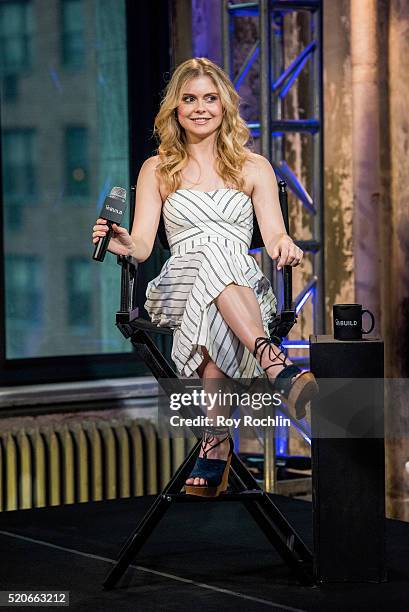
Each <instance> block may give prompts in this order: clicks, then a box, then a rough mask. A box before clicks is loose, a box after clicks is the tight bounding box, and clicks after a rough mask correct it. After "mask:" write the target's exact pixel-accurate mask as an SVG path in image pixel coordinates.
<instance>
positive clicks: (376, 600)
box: [0, 496, 409, 612]
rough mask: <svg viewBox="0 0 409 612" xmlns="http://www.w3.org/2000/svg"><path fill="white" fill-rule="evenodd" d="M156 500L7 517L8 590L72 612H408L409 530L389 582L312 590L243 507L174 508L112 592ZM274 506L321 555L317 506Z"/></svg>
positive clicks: (391, 543)
mask: <svg viewBox="0 0 409 612" xmlns="http://www.w3.org/2000/svg"><path fill="white" fill-rule="evenodd" d="M153 499H154V497H144V498H132V499H122V500H115V501H107V502H92V503H84V504H75V505H70V506H64V507H56V508H42V509H35V510H20V511H16V512H3V513H1V514H0V526H1V528H0V547H1V559H2V570H1V581H0V589H1V590H12V589H14V590H17V589H18V590H29V589H32V590H37V591H38V590H42V589H44V590H65V591H70V609H71V610H88V611H92V612H94V611H98V612H100V611H104V610H112V611H114V610H115V611H121V612H122V611H123V610H133V611H138V612H139V611H142V612H149V611H151V610H158V611H161V612H162V611H164V612H172V611H178V612H182V611H183V612H190V611H193V610H194V611H195V612H198V611H206V612H212V611H215V612H216V611H217V612H221V611H223V612H224V611H226V610H235V611H241V610H242V611H246V612H253V611H254V612H259V611H260V612H261V611H263V610H277V611H281V610H289V611H301V610H305V611H314V612H317V611H323V612H332V611H335V610H337V611H340V612H341V611H342V612H346V611H351V612H359V611H361V610H367V611H369V610H370V611H371V612H375V611H380V610H388V612H393V611H399V612H400V611H402V612H403V611H405V612H406V611H407V610H408V609H409V524H407V523H403V522H400V521H392V520H388V521H387V558H388V578H389V581H388V582H386V583H382V584H365V583H359V584H333V585H325V586H320V587H319V588H318V587H303V586H299V585H298V584H297V582H296V581H295V579H294V578H293V577H292V576H291V575H290V573H289V570H288V569H287V567H286V566H285V565H284V564H283V563H282V561H281V559H280V558H279V557H278V555H277V553H276V552H275V550H274V549H273V548H272V547H271V545H270V544H269V543H268V542H267V540H266V539H265V537H264V536H263V534H262V533H261V532H260V531H259V528H258V526H257V525H256V523H255V522H254V521H253V519H252V518H251V517H250V515H249V514H248V513H247V511H246V510H245V508H244V507H243V506H242V505H241V504H238V503H237V504H236V503H229V504H214V503H200V502H199V503H197V504H175V505H174V506H173V507H172V508H170V510H169V511H168V512H167V513H166V514H165V516H164V518H163V519H162V521H161V523H160V524H159V526H158V528H157V530H156V531H155V533H154V534H153V535H152V536H151V538H150V539H149V540H148V542H147V543H146V544H145V545H144V547H143V548H142V551H141V554H140V555H139V557H138V558H137V559H135V561H134V564H133V566H132V567H131V568H130V570H129V571H128V572H127V574H126V575H125V577H124V578H123V579H122V581H120V583H119V584H118V586H117V587H116V588H115V589H114V590H111V591H104V590H103V588H102V583H103V581H104V578H105V576H106V575H107V573H108V571H109V570H110V569H111V567H112V564H113V562H114V561H115V560H116V558H117V556H118V553H119V551H120V549H121V547H122V545H123V543H124V541H125V540H126V538H127V537H128V536H129V534H130V533H131V532H132V531H133V530H134V528H135V526H136V523H137V521H138V520H139V519H140V518H141V517H142V516H143V514H144V512H145V511H146V510H147V508H148V507H149V506H150V504H151V503H152V501H153ZM273 499H274V501H275V503H276V504H277V505H278V506H279V508H280V509H281V510H282V512H283V513H284V514H285V515H286V516H287V518H288V520H289V521H290V522H291V523H292V524H293V526H294V527H295V528H296V529H297V531H298V532H299V534H300V535H301V536H302V537H303V539H304V540H305V542H306V543H307V545H308V546H310V547H311V548H312V521H311V504H310V503H309V502H304V501H299V500H292V499H289V498H285V497H279V496H273ZM21 609H22V608H21ZM25 609H26V608H25Z"/></svg>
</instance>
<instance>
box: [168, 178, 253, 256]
mask: <svg viewBox="0 0 409 612" xmlns="http://www.w3.org/2000/svg"><path fill="white" fill-rule="evenodd" d="M162 214H163V219H164V224H165V230H166V236H167V239H168V242H169V246H170V250H171V254H172V255H181V254H185V253H186V252H188V251H189V249H192V248H194V247H195V246H196V245H199V244H204V243H205V242H212V241H215V242H218V243H221V244H224V245H225V246H226V247H227V246H228V247H229V248H230V249H231V250H232V251H233V252H235V253H243V254H247V253H248V249H249V247H250V244H251V238H252V234H253V204H252V201H251V198H250V196H248V195H247V194H245V193H244V192H242V191H239V190H237V189H231V188H222V189H215V190H214V191H197V190H193V189H178V190H177V191H175V192H173V193H171V194H170V195H169V196H168V197H167V198H166V200H165V202H164V204H163V209H162Z"/></svg>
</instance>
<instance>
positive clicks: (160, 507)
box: [103, 440, 201, 589]
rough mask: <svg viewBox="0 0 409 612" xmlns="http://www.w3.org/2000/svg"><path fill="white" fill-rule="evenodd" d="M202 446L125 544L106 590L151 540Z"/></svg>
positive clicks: (105, 583)
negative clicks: (172, 496) (147, 541)
mask: <svg viewBox="0 0 409 612" xmlns="http://www.w3.org/2000/svg"><path fill="white" fill-rule="evenodd" d="M200 444H201V440H198V441H197V442H196V444H195V446H194V447H193V448H192V450H191V451H190V453H189V454H188V456H187V457H186V459H185V460H184V461H183V463H182V464H181V465H180V467H179V468H178V469H177V470H176V472H175V474H174V475H173V476H172V478H171V479H170V481H169V482H168V484H167V485H166V487H165V488H164V489H163V491H162V493H160V494H159V495H158V496H157V497H156V499H155V501H154V502H153V504H152V506H151V507H150V508H149V510H148V511H147V513H146V514H145V516H144V517H143V518H142V520H141V521H140V522H139V523H138V525H137V527H136V529H135V530H134V532H133V533H132V534H131V535H130V536H129V538H128V540H127V541H126V542H125V544H124V546H123V548H122V550H121V552H120V553H119V558H118V561H117V562H116V564H115V565H114V567H113V568H112V570H111V571H110V572H109V574H108V575H107V577H106V579H105V581H104V583H103V586H104V588H105V589H112V588H113V587H114V586H115V584H116V583H117V582H118V580H119V579H120V578H121V577H122V576H123V574H124V573H125V572H126V570H127V569H128V567H129V565H130V564H131V563H132V561H133V559H134V558H135V556H136V555H137V553H138V552H139V550H140V549H141V548H142V546H143V544H144V543H145V542H146V540H147V539H148V538H149V536H150V534H151V533H152V531H153V530H154V529H155V527H156V525H157V524H158V523H159V521H160V520H161V518H162V517H163V515H164V514H165V512H166V511H167V510H168V508H169V507H170V505H171V502H172V498H171V497H170V495H172V494H178V493H180V490H181V488H182V486H183V485H184V483H185V481H186V479H187V478H188V476H189V474H190V472H191V471H192V469H193V465H194V462H195V461H196V456H197V455H198V454H199V450H200Z"/></svg>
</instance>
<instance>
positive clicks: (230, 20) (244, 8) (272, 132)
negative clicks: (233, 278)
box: [222, 0, 325, 348]
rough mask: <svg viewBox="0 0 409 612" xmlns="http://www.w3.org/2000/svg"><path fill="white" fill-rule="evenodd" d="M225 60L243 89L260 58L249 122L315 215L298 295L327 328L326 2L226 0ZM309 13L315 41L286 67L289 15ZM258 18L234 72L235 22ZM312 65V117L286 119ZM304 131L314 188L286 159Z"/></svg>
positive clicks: (277, 282) (267, 262) (276, 281)
mask: <svg viewBox="0 0 409 612" xmlns="http://www.w3.org/2000/svg"><path fill="white" fill-rule="evenodd" d="M222 4H223V10H222V24H223V61H224V68H225V70H226V72H227V73H228V74H229V75H230V77H231V78H232V80H233V82H234V84H235V87H236V89H237V90H238V91H240V87H241V85H242V84H243V82H244V80H245V79H246V76H247V75H248V73H249V71H250V69H251V67H252V66H253V64H254V62H255V61H256V59H257V58H259V80H260V90H259V107H258V116H259V120H258V121H257V122H254V123H249V124H248V126H249V128H250V130H251V133H252V135H253V136H254V137H256V138H260V153H261V154H262V155H264V156H265V157H266V158H267V159H269V160H270V161H271V163H272V166H273V168H274V170H275V172H276V175H277V177H278V178H280V179H282V180H284V181H285V182H286V183H287V185H288V188H289V190H290V191H291V192H292V193H293V194H294V195H295V197H296V198H297V199H298V200H299V201H300V202H301V203H302V205H303V207H304V209H305V210H306V211H308V213H309V214H310V215H311V216H312V223H311V228H312V239H311V240H304V241H303V240H296V243H297V244H298V245H299V246H300V247H301V248H302V249H303V251H305V252H308V253H311V254H312V266H313V267H312V276H311V278H310V280H309V282H308V283H307V284H306V286H305V287H304V288H303V289H302V291H301V292H300V293H299V295H297V296H296V297H295V306H296V310H297V312H299V311H300V310H301V309H302V307H303V305H304V304H305V303H306V301H307V300H308V299H311V300H312V307H313V333H316V334H319V333H324V331H325V314H324V313H325V310H324V308H325V302H324V260H323V256H324V253H323V244H324V242H323V233H324V232H323V230H324V227H323V226H324V224H323V172H322V167H323V146H322V129H323V121H322V2H321V0H304V1H302V0H299V1H297V0H294V1H289V0H259V2H237V3H236V2H229V1H227V2H226V1H224V0H223V3H222ZM294 11H305V12H306V13H305V14H306V15H307V16H308V26H309V32H310V41H309V42H308V44H307V45H306V46H305V48H304V49H302V51H301V52H300V53H299V54H298V56H297V57H296V58H295V59H293V60H292V61H291V62H290V63H289V65H288V66H285V65H284V63H285V61H284V58H285V57H286V53H285V48H284V45H285V37H284V18H285V16H286V15H287V14H288V13H289V12H294ZM248 16H252V17H258V34H257V39H256V40H255V41H254V44H253V45H252V46H251V48H250V50H249V52H248V53H247V55H246V57H245V58H244V60H243V62H242V65H241V66H240V68H239V70H238V71H237V70H236V74H233V65H232V64H233V62H232V58H233V45H234V28H235V20H236V19H237V18H239V17H248ZM307 64H309V70H308V79H309V81H308V85H309V86H308V90H309V95H310V97H311V99H310V100H309V104H308V106H309V109H311V112H312V115H313V116H312V117H310V118H308V119H301V120H298V119H286V118H285V117H283V108H284V104H283V103H284V99H285V97H286V95H287V93H288V92H289V90H290V89H291V87H292V86H293V84H294V82H295V81H296V79H297V77H298V76H299V75H300V73H301V71H302V70H303V69H304V67H305V66H306V65H307ZM294 132H298V133H304V134H308V135H310V138H311V149H310V150H311V153H312V155H311V168H310V173H311V187H310V192H308V191H307V189H306V187H305V186H304V185H303V184H302V182H301V181H300V180H299V179H298V178H297V176H296V175H295V173H294V171H293V170H292V169H291V167H290V165H289V164H288V163H287V161H286V159H285V146H284V145H285V137H286V135H288V134H290V133H294ZM262 267H263V271H264V273H265V274H266V275H267V276H268V277H269V278H270V280H271V282H272V284H273V286H274V289H275V291H276V293H277V295H280V294H281V292H282V285H281V274H278V273H277V272H276V270H275V268H273V266H272V261H271V259H270V257H268V255H267V254H266V253H265V249H263V255H262ZM306 345H308V342H307V341H304V340H300V341H294V340H293V341H291V342H286V343H284V346H287V348H292V347H294V348H296V347H299V348H301V347H303V346H306Z"/></svg>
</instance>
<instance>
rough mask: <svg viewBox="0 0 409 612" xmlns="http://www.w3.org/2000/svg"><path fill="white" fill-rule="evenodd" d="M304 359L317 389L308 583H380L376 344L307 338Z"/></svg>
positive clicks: (381, 468)
mask: <svg viewBox="0 0 409 612" xmlns="http://www.w3.org/2000/svg"><path fill="white" fill-rule="evenodd" d="M310 359H311V361H310V364H311V371H312V372H313V373H314V374H315V376H316V377H317V379H318V383H319V384H320V379H322V384H320V391H321V388H322V389H323V393H322V394H321V392H320V395H319V396H318V398H317V399H316V400H315V401H314V402H313V404H312V407H311V429H312V445H311V453H312V469H313V473H312V487H313V529H314V575H315V580H316V581H317V582H321V583H322V582H355V581H357V582H358V581H360V582H383V581H385V580H386V567H385V456H384V438H383V431H384V430H383V377H384V345H383V341H382V340H381V339H380V338H365V339H363V340H359V341H340V340H334V338H333V337H332V336H329V335H325V336H324V335H322V336H321V335H320V336H316V335H312V336H310ZM324 379H328V380H324ZM329 379H331V380H329ZM340 379H348V380H345V384H344V381H340ZM357 379H361V380H357ZM363 379H365V380H363ZM322 395H323V397H322ZM333 423H335V426H334V427H332V424H333ZM338 425H339V427H338ZM344 425H345V426H346V430H347V433H345V434H343V427H344ZM359 432H363V433H362V437H361V435H360V433H359Z"/></svg>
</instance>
